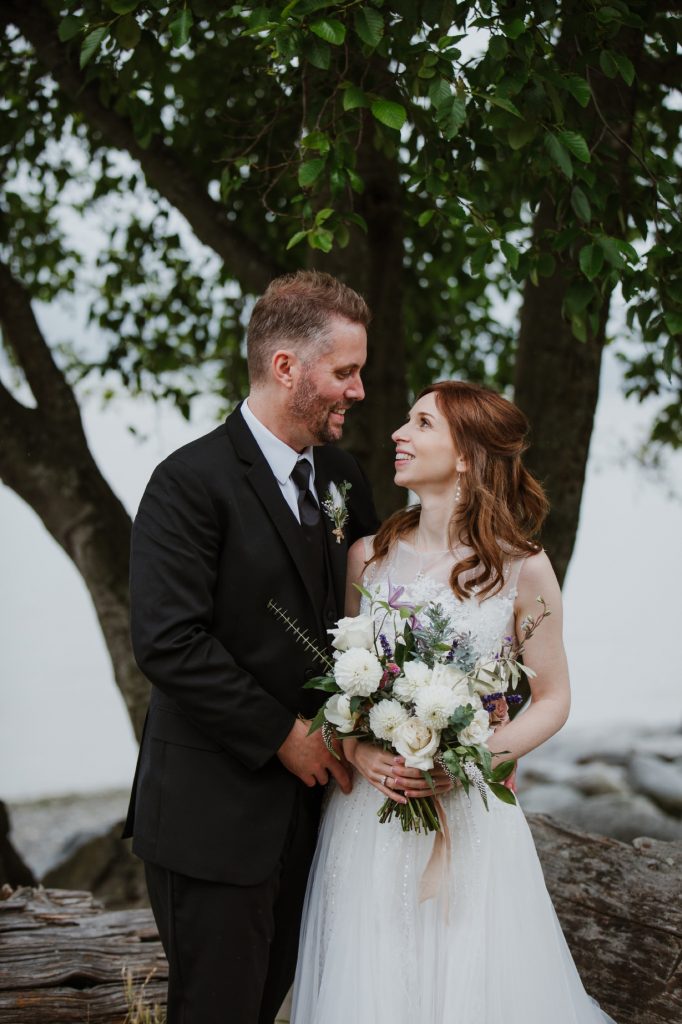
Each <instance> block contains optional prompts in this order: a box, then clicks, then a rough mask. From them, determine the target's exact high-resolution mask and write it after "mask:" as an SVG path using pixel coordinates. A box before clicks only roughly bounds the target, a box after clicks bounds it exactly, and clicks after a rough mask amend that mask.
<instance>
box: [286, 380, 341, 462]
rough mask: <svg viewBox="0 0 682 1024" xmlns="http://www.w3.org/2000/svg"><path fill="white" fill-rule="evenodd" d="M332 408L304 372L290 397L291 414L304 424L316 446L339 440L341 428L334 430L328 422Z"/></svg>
mask: <svg viewBox="0 0 682 1024" xmlns="http://www.w3.org/2000/svg"><path fill="white" fill-rule="evenodd" d="M337 404H340V403H337ZM333 408H334V406H331V405H329V404H328V402H326V401H325V399H324V398H322V396H321V395H320V394H319V393H318V392H317V391H316V390H315V385H314V384H313V382H312V380H311V379H310V376H309V374H308V373H307V372H304V374H303V376H302V377H301V380H300V382H299V384H298V387H297V388H296V391H295V392H294V395H293V397H292V402H291V412H292V414H293V416H295V417H296V419H297V420H298V421H299V422H300V423H305V425H306V427H307V429H308V430H309V431H310V433H311V435H312V437H313V438H314V441H315V442H316V443H317V444H334V442H335V441H339V440H340V439H341V435H342V433H343V428H342V427H339V428H338V429H337V430H335V429H334V428H333V427H332V426H331V424H330V422H329V413H330V412H331V410H332V409H333Z"/></svg>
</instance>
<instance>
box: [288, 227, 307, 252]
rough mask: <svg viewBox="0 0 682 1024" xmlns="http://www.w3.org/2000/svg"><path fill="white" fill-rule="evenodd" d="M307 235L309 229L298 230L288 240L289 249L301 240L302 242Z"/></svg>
mask: <svg viewBox="0 0 682 1024" xmlns="http://www.w3.org/2000/svg"><path fill="white" fill-rule="evenodd" d="M307 235H308V232H307V231H297V232H296V234H295V235H292V236H291V238H290V239H289V241H288V242H287V249H293V247H294V246H295V245H298V243H299V242H302V241H303V239H304V238H306V237H307Z"/></svg>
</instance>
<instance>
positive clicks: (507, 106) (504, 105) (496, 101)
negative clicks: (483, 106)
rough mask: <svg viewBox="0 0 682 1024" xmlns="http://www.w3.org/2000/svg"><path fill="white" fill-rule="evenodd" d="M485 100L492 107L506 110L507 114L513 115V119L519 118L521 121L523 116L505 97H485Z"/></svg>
mask: <svg viewBox="0 0 682 1024" xmlns="http://www.w3.org/2000/svg"><path fill="white" fill-rule="evenodd" d="M486 99H487V100H488V102H489V103H492V105H493V106H494V107H500V108H501V109H502V110H506V111H507V113H509V114H513V115H514V117H520V118H521V120H523V114H522V113H521V111H520V110H519V108H518V107H517V106H516V105H515V104H514V103H512V101H511V100H508V99H507V97H506V96H487V97H486Z"/></svg>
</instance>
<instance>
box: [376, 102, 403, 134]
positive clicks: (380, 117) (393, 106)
mask: <svg viewBox="0 0 682 1024" xmlns="http://www.w3.org/2000/svg"><path fill="white" fill-rule="evenodd" d="M371 109H372V113H373V115H374V117H375V118H376V119H377V121H380V122H381V123H382V124H385V125H386V127H387V128H395V129H396V130H397V131H400V129H401V128H402V126H403V125H404V124H405V121H406V120H407V111H406V110H405V107H403V106H402V104H400V103H393V102H392V101H391V100H383V99H378V100H374V102H373V103H372V108H371Z"/></svg>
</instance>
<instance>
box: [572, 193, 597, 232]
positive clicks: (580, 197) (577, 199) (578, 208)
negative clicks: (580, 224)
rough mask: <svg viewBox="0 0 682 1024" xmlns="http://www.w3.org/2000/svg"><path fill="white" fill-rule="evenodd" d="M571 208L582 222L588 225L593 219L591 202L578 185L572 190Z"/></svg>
mask: <svg viewBox="0 0 682 1024" xmlns="http://www.w3.org/2000/svg"><path fill="white" fill-rule="evenodd" d="M571 206H572V207H573V211H574V213H575V214H576V216H577V217H579V218H580V220H583V221H585V222H586V223H587V222H589V221H590V220H591V219H592V208H591V207H590V203H589V200H588V198H587V196H586V195H585V193H584V192H583V190H582V189H581V188H580V187H579V186H578V185H575V186H574V187H573V189H572V190H571Z"/></svg>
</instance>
